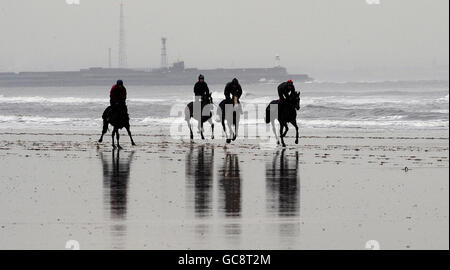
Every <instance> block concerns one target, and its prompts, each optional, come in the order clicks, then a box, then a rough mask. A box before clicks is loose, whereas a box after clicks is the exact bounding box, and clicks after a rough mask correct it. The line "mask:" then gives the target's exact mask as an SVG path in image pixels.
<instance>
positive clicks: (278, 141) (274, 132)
mask: <svg viewBox="0 0 450 270" xmlns="http://www.w3.org/2000/svg"><path fill="white" fill-rule="evenodd" d="M270 123H271V124H272V131H273V134H275V139H276V140H277V144H280V140H279V138H278V134H277V130H276V129H275V120H273V121H271V122H270Z"/></svg>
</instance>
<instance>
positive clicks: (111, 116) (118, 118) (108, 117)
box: [102, 104, 130, 129]
mask: <svg viewBox="0 0 450 270" xmlns="http://www.w3.org/2000/svg"><path fill="white" fill-rule="evenodd" d="M102 119H103V121H106V122H108V123H110V124H111V125H113V126H114V127H117V128H119V129H121V128H123V127H125V126H128V125H129V122H130V117H129V115H128V108H127V106H126V105H125V104H115V105H112V106H108V107H107V108H106V109H105V111H104V112H103V115H102Z"/></svg>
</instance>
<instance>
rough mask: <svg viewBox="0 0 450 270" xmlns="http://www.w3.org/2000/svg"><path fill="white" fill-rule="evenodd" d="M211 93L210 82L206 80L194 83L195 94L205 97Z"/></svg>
mask: <svg viewBox="0 0 450 270" xmlns="http://www.w3.org/2000/svg"><path fill="white" fill-rule="evenodd" d="M208 94H209V88H208V84H206V82H196V83H195V85H194V95H195V96H201V97H202V98H204V97H205V96H206V95H208Z"/></svg>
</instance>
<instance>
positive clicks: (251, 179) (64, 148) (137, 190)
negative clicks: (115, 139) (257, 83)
mask: <svg viewBox="0 0 450 270" xmlns="http://www.w3.org/2000/svg"><path fill="white" fill-rule="evenodd" d="M160 134H161V133H160V132H159V131H155V132H154V133H144V132H138V133H137V134H136V135H135V141H136V143H137V144H138V145H137V146H136V147H132V146H131V145H130V143H129V140H128V138H127V137H126V136H125V133H124V132H122V137H121V142H122V146H123V147H124V149H123V150H121V151H117V150H116V151H113V150H112V148H111V146H110V137H109V136H108V137H105V142H104V143H103V144H98V143H97V142H96V139H98V134H97V133H90V132H68V131H67V132H60V133H54V132H51V131H48V132H45V131H32V130H15V131H6V130H3V131H0V170H1V172H2V173H1V175H0V211H1V213H2V215H1V216H0V249H64V248H65V244H66V242H67V241H68V240H71V239H73V240H77V241H78V242H79V243H80V248H81V249H365V244H366V242H367V241H369V240H377V241H378V242H379V243H380V248H381V249H448V248H449V216H448V215H449V181H448V179H449V174H448V167H449V161H448V149H449V148H448V146H449V142H448V131H447V132H445V131H443V132H427V133H426V134H421V133H418V132H416V133H414V134H411V133H408V134H400V133H387V132H384V133H376V132H361V131H354V132H349V131H345V132H337V131H333V132H329V131H325V130H309V131H302V137H301V139H300V143H299V145H295V144H293V138H292V137H290V138H288V139H286V143H287V144H288V147H287V148H286V149H281V148H277V147H273V146H270V145H261V144H259V142H258V141H257V140H250V139H238V140H237V141H236V142H234V143H232V144H231V145H226V144H225V142H224V141H223V140H214V141H212V140H210V139H207V140H205V141H200V140H198V139H196V140H195V142H194V143H191V142H190V141H189V140H187V139H183V140H175V139H171V138H170V137H166V136H162V135H160ZM330 134H332V135H330ZM405 167H408V170H403V169H404V168H405Z"/></svg>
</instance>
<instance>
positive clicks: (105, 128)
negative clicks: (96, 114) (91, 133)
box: [98, 120, 108, 143]
mask: <svg viewBox="0 0 450 270" xmlns="http://www.w3.org/2000/svg"><path fill="white" fill-rule="evenodd" d="M107 131H108V121H106V120H103V129H102V135H101V136H100V139H99V140H98V142H99V143H101V142H103V136H104V135H105V134H106V132H107Z"/></svg>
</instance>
